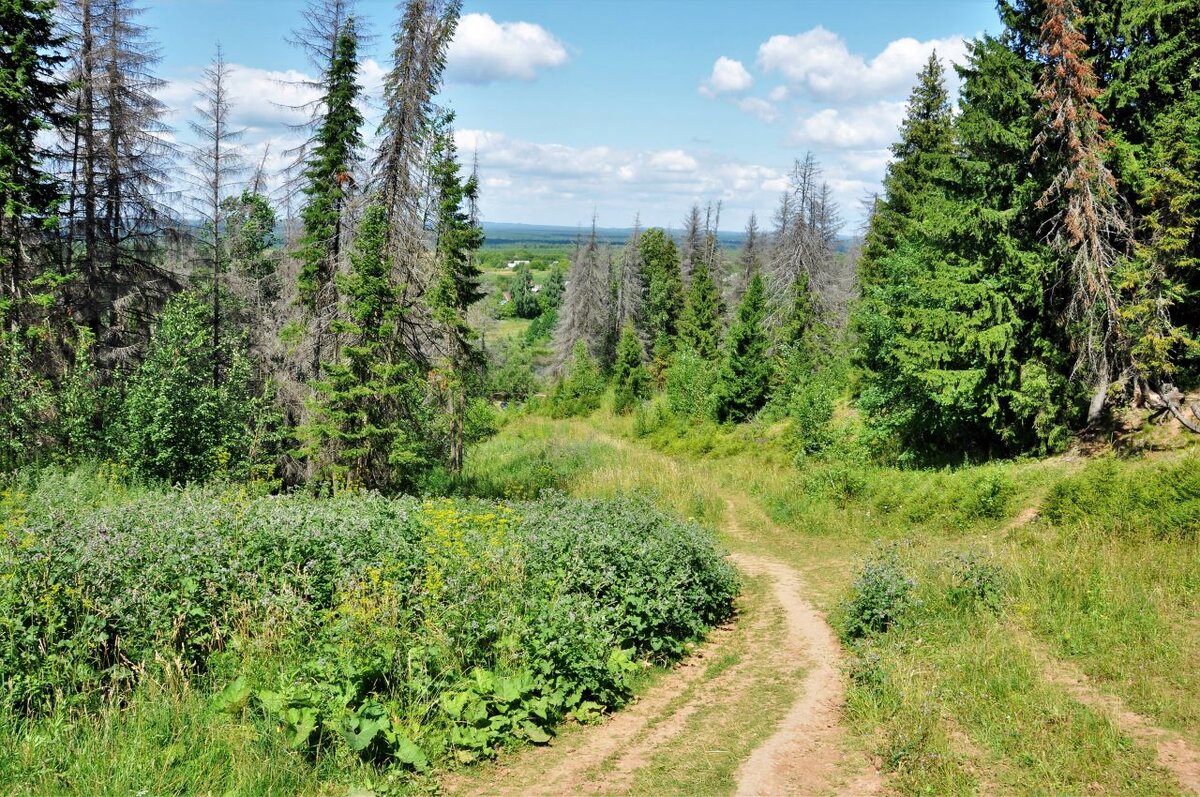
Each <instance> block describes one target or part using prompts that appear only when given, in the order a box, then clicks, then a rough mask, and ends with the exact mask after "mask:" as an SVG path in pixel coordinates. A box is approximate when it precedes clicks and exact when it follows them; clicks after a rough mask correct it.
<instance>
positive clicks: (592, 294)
mask: <svg viewBox="0 0 1200 797" xmlns="http://www.w3.org/2000/svg"><path fill="white" fill-rule="evenodd" d="M567 277H568V278H567V290H566V292H565V293H564V294H563V300H562V305H561V307H560V308H559V311H558V327H557V328H556V329H555V331H554V347H555V357H554V370H556V371H559V370H561V369H562V368H563V367H564V366H565V365H566V363H567V361H568V360H570V358H571V353H572V351H573V350H574V348H575V344H577V343H579V342H580V341H583V342H584V343H586V344H587V347H588V352H589V353H590V354H591V355H592V357H594V358H596V360H598V361H600V362H603V361H604V357H605V348H606V346H607V344H608V341H609V332H610V331H611V330H612V309H613V308H612V301H611V298H612V293H611V289H610V286H611V283H610V282H609V263H608V260H607V258H606V257H605V252H603V251H602V250H601V247H600V243H599V240H598V239H597V237H596V220H595V218H593V219H592V230H591V233H590V234H589V235H588V237H587V239H586V240H584V241H580V242H578V243H576V245H575V252H574V255H573V256H572V257H571V270H570V272H569V273H568V275H567Z"/></svg>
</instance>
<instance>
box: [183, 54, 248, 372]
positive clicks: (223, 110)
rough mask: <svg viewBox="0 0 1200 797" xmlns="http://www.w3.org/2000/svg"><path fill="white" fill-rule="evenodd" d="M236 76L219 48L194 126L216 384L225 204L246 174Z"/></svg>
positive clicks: (195, 182)
mask: <svg viewBox="0 0 1200 797" xmlns="http://www.w3.org/2000/svg"><path fill="white" fill-rule="evenodd" d="M230 71H231V70H230V67H229V64H227V63H226V62H225V54H224V53H223V52H222V50H221V45H220V44H218V45H217V52H216V56H215V57H214V59H213V62H212V63H211V64H209V66H208V67H207V68H205V70H204V74H203V76H202V78H201V81H200V86H199V92H200V99H201V103H200V104H199V105H198V106H197V107H196V111H197V113H198V114H199V116H200V119H199V121H196V122H192V123H191V127H192V131H193V132H194V133H195V135H196V137H197V139H199V143H198V144H196V145H195V146H194V147H193V149H192V153H191V163H192V172H191V174H190V175H189V177H190V182H191V184H192V190H193V195H192V208H193V210H194V212H195V213H196V214H197V217H198V219H199V220H200V222H201V224H200V229H199V230H198V231H197V234H196V237H197V242H198V244H199V247H200V254H201V260H202V262H203V263H204V264H205V266H206V267H207V270H208V272H209V277H210V279H211V286H210V292H211V298H212V346H213V350H214V351H215V352H216V354H217V356H215V357H214V365H213V384H214V385H220V383H221V358H220V351H221V290H222V286H221V272H222V268H223V265H224V262H225V251H224V249H225V246H224V238H225V210H224V208H223V207H222V201H223V200H224V199H225V197H227V196H228V195H229V193H230V190H231V188H232V187H233V186H234V184H235V180H236V178H237V176H238V175H239V174H241V173H242V171H243V170H244V165H243V161H242V153H241V150H240V148H239V147H238V145H237V142H238V140H239V139H241V137H242V135H243V134H244V132H245V131H243V130H239V129H235V128H233V127H232V123H231V120H230V105H229V77H230Z"/></svg>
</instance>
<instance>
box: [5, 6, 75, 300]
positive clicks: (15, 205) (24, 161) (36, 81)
mask: <svg viewBox="0 0 1200 797" xmlns="http://www.w3.org/2000/svg"><path fill="white" fill-rule="evenodd" d="M53 9H54V3H53V2H50V1H49V0H7V2H4V3H0V54H2V55H0V120H2V121H0V312H3V313H5V314H6V315H7V316H8V318H4V319H3V320H4V321H6V322H9V323H13V322H14V318H13V311H12V310H11V303H12V302H19V301H20V300H22V299H25V298H28V297H27V292H28V291H29V289H30V285H31V283H30V277H31V276H33V270H32V268H31V266H30V264H29V263H28V257H27V256H26V253H25V246H24V244H25V243H27V242H28V237H29V236H30V235H32V234H34V233H36V232H38V231H39V230H40V228H41V225H42V224H43V222H44V221H45V220H47V219H48V218H49V217H50V216H51V215H52V214H53V212H54V207H55V205H56V204H57V202H58V199H59V186H58V184H57V182H56V181H55V180H54V178H53V177H52V176H51V175H50V174H48V173H47V171H46V170H45V168H44V167H43V165H42V162H43V158H42V155H43V153H42V148H41V146H40V144H39V142H38V140H37V138H38V134H39V133H40V132H41V131H43V130H49V129H51V128H52V127H53V126H54V125H55V124H57V123H59V122H60V121H62V119H61V116H60V114H59V111H58V103H59V101H60V99H61V98H62V97H63V95H64V93H65V91H66V89H67V86H66V84H65V83H62V82H60V81H59V80H58V79H57V77H56V74H55V73H56V70H57V69H58V67H59V65H60V64H61V63H62V62H63V60H64V59H63V57H62V56H61V55H59V54H58V48H59V47H60V46H61V45H62V43H63V41H62V39H61V38H60V37H59V36H58V35H56V33H55V31H54V19H53Z"/></svg>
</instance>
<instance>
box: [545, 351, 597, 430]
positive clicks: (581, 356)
mask: <svg viewBox="0 0 1200 797" xmlns="http://www.w3.org/2000/svg"><path fill="white" fill-rule="evenodd" d="M603 395H604V377H603V375H601V373H600V367H599V366H598V365H596V361H595V360H593V359H592V355H591V354H589V353H588V347H587V343H586V342H585V341H582V340H581V341H579V342H578V343H576V344H575V350H574V351H573V352H572V355H571V361H570V362H569V363H568V364H567V369H566V373H565V374H564V375H563V377H562V379H560V380H559V381H558V382H557V383H556V384H555V385H554V390H553V391H551V393H550V415H551V416H552V417H554V418H567V417H570V416H572V415H588V414H590V413H592V412H594V411H595V410H597V409H599V407H600V398H601V397H602V396H603Z"/></svg>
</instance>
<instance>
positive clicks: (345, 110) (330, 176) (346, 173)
mask: <svg viewBox="0 0 1200 797" xmlns="http://www.w3.org/2000/svg"><path fill="white" fill-rule="evenodd" d="M357 75H358V35H357V32H356V27H355V22H354V19H353V18H351V19H349V20H347V21H346V22H345V23H344V25H343V26H342V29H341V33H340V34H339V35H338V37H337V41H336V43H335V45H334V48H333V54H332V58H331V59H330V63H329V69H328V73H327V76H326V92H325V96H324V97H323V99H322V101H321V102H322V105H323V106H324V115H323V116H322V117H321V121H320V122H319V124H318V126H317V130H316V134H315V136H314V141H313V148H312V151H311V154H310V155H309V158H308V162H307V163H306V165H305V168H304V188H303V193H304V195H305V197H306V200H305V204H304V209H303V210H302V211H301V220H302V221H303V224H304V235H303V237H302V238H301V239H300V245H299V251H298V252H297V256H298V258H299V260H300V263H301V266H300V275H299V277H298V282H299V293H300V301H301V303H302V304H303V305H304V306H305V308H307V310H308V311H309V312H310V313H311V314H313V315H318V314H320V313H321V311H322V310H323V309H324V307H323V305H326V304H328V303H329V302H330V301H332V299H333V297H329V296H326V298H325V299H324V300H322V299H321V297H322V295H323V294H325V293H326V292H327V291H328V289H329V288H330V287H331V286H332V283H333V277H334V275H335V274H336V273H337V270H338V263H339V260H340V258H341V251H342V247H343V241H344V239H345V237H346V236H345V233H344V232H343V226H344V224H345V219H344V215H345V205H346V199H347V194H348V192H349V189H350V188H351V185H352V178H351V175H352V173H353V171H354V167H355V166H356V165H357V164H358V162H359V159H360V154H359V153H360V151H361V149H362V135H361V133H360V132H359V129H360V128H361V127H362V124H363V118H362V114H361V113H360V112H359V110H358V107H357V106H356V104H355V103H356V101H357V100H358V97H359V94H360V93H361V89H360V88H359V86H358V81H357ZM318 337H320V333H319V332H318Z"/></svg>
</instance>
